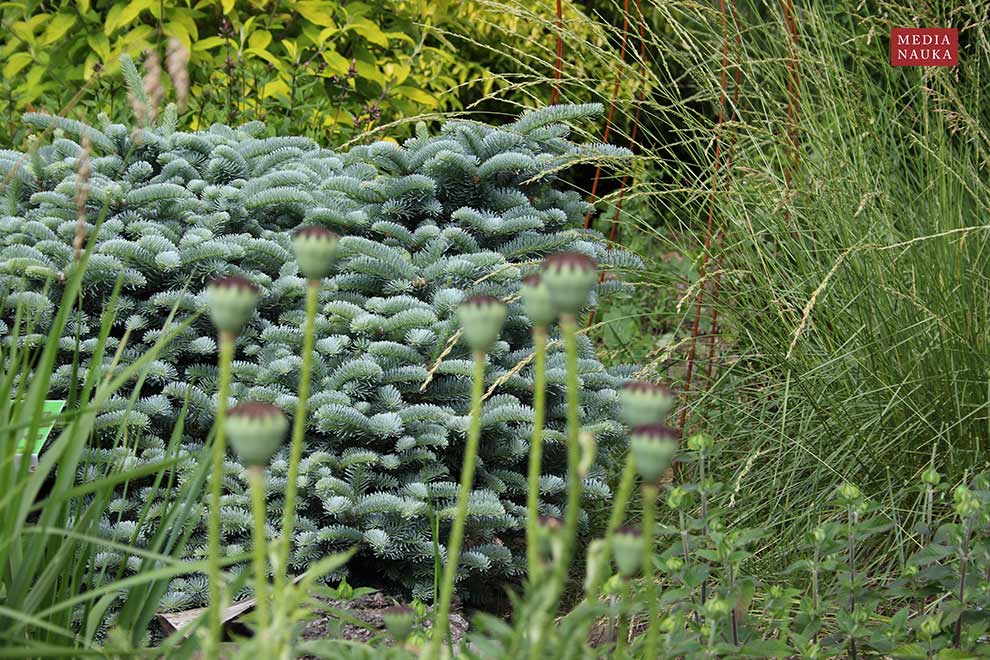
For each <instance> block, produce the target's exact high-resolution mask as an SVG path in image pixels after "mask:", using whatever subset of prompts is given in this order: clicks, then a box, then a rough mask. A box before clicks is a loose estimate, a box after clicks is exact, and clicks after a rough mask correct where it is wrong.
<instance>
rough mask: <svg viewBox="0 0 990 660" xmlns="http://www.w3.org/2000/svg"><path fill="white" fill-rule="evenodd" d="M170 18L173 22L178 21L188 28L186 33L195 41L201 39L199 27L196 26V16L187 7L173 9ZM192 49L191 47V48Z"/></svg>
mask: <svg viewBox="0 0 990 660" xmlns="http://www.w3.org/2000/svg"><path fill="white" fill-rule="evenodd" d="M170 18H171V19H172V22H174V23H178V24H179V25H181V26H182V27H184V28H185V29H186V34H188V35H189V38H190V39H192V40H193V41H194V42H195V41H196V40H197V39H199V28H198V27H197V26H196V18H195V17H194V16H193V15H192V13H191V12H190V11H189V10H187V9H179V10H176V11H173V12H172V14H171V16H170ZM190 50H191V48H190Z"/></svg>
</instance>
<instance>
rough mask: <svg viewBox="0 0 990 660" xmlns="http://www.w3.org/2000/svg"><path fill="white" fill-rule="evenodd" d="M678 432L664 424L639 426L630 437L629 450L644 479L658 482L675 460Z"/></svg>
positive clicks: (649, 481)
mask: <svg viewBox="0 0 990 660" xmlns="http://www.w3.org/2000/svg"><path fill="white" fill-rule="evenodd" d="M677 438H678V433H677V431H675V430H674V429H672V428H670V427H669V426H664V425H663V424H649V425H647V426H637V427H636V428H634V429H633V430H632V435H631V436H630V437H629V451H631V452H632V456H633V460H635V461H636V470H637V471H638V472H639V476H640V477H642V478H643V481H645V482H647V483H656V482H657V481H658V480H659V479H660V475H662V474H663V473H664V472H665V471H666V470H667V468H669V467H670V465H671V463H673V461H674V454H676V453H677Z"/></svg>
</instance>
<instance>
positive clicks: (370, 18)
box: [0, 0, 491, 138]
mask: <svg viewBox="0 0 990 660" xmlns="http://www.w3.org/2000/svg"><path fill="white" fill-rule="evenodd" d="M460 4H461V3H457V4H453V3H447V2H428V1H426V0H412V1H409V2H402V3H394V2H388V3H382V2H377V3H365V2H341V1H339V0H332V1H312V0H309V1H305V2H290V1H288V0H274V1H269V2H266V1H262V0H251V1H248V2H245V1H243V0H242V1H241V2H235V1H234V0H224V1H223V2H216V3H202V2H201V3H193V4H191V5H190V4H189V3H175V2H167V3H160V2H158V1H157V0H133V1H131V0H116V1H114V2H99V3H97V2H88V1H86V2H78V1H76V0H62V1H60V2H54V3H37V2H32V1H27V0H22V1H19V2H9V3H4V4H3V6H0V27H2V28H3V34H4V36H3V37H0V62H2V63H3V65H2V73H3V75H2V77H0V117H3V118H4V122H3V125H2V128H0V137H6V138H9V137H12V136H20V131H19V130H18V125H17V122H16V119H17V117H19V115H20V114H21V112H23V111H24V110H25V109H31V108H37V109H39V110H44V111H46V112H49V113H51V114H56V113H58V112H59V111H61V110H62V109H63V108H64V107H66V106H67V105H68V104H69V102H70V100H71V99H73V97H74V96H75V95H76V93H77V92H79V91H80V90H81V89H82V88H83V87H84V85H88V86H89V89H88V93H86V94H84V95H83V96H82V99H81V101H80V103H81V105H82V107H83V111H82V112H80V113H79V114H78V116H80V117H83V116H93V115H95V114H96V113H97V112H106V113H108V114H109V115H110V116H111V117H113V118H114V119H115V120H123V121H129V117H130V115H129V107H128V101H127V93H126V90H125V89H124V88H123V87H122V86H121V85H120V82H119V79H117V76H115V75H107V74H109V73H113V72H115V71H116V70H117V68H118V61H119V58H120V56H121V55H124V54H129V55H131V56H133V57H135V58H136V59H138V58H140V56H141V55H142V53H144V52H145V51H149V50H150V51H153V52H154V53H155V54H156V56H157V57H158V58H159V59H161V60H162V61H163V64H162V66H165V61H166V60H167V54H168V52H169V50H170V46H169V43H170V41H171V40H173V39H174V40H176V41H177V43H180V44H182V45H183V46H184V48H185V49H186V50H187V51H188V54H189V57H188V77H189V82H190V83H191V90H190V94H189V108H188V112H187V114H185V115H183V125H190V126H192V127H193V128H196V127H200V126H201V127H208V126H209V125H210V124H211V123H213V122H215V121H220V122H224V123H229V124H235V123H243V122H246V121H249V120H262V121H265V122H266V123H267V125H268V126H269V128H270V129H272V130H274V131H276V132H288V131H290V130H291V131H292V132H295V133H306V134H308V135H311V136H313V137H328V136H333V135H338V134H343V135H344V136H348V135H350V134H351V133H354V132H361V131H364V130H365V129H367V128H369V127H370V126H372V125H379V123H385V122H388V121H391V120H394V119H399V118H402V117H408V116H415V115H418V114H420V113H421V112H424V111H432V110H437V109H451V108H457V107H459V106H460V103H461V99H460V96H459V95H458V94H457V93H444V92H447V91H448V90H450V89H456V88H457V87H458V86H459V85H463V84H465V83H467V87H469V88H473V87H477V88H478V91H477V92H476V94H475V96H478V95H480V94H481V93H482V90H485V89H489V88H490V87H491V82H490V79H489V82H484V79H485V78H486V77H487V76H486V75H485V74H486V72H485V68H484V66H483V64H481V63H477V62H473V61H470V60H462V59H460V57H459V55H458V51H457V49H456V48H454V47H452V46H451V45H450V44H449V43H448V42H446V41H445V40H444V38H443V37H441V36H439V35H440V32H439V30H436V31H435V30H434V29H433V27H436V28H444V29H457V28H456V26H458V25H460V24H461V22H462V21H464V20H466V19H465V17H463V16H462V12H461V11H460V9H459V7H460ZM472 11H474V10H472ZM94 76H95V77H94ZM159 77H160V79H161V80H162V83H163V84H164V85H165V86H166V88H170V87H171V83H170V82H169V79H168V76H165V75H164V74H163V75H161V76H159ZM168 93H169V94H171V91H170V90H169V91H168ZM70 116H75V115H70Z"/></svg>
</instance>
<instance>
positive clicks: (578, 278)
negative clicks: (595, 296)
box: [543, 252, 598, 314]
mask: <svg viewBox="0 0 990 660" xmlns="http://www.w3.org/2000/svg"><path fill="white" fill-rule="evenodd" d="M597 273H598V265H597V264H596V263H595V260H594V259H592V258H591V257H589V256H588V255H586V254H581V253H580V252H560V253H558V254H552V255H550V256H549V257H547V258H546V259H544V260H543V281H544V282H546V285H547V289H548V290H549V292H550V297H551V300H553V304H554V306H555V307H556V308H557V311H559V312H560V313H561V314H577V313H578V312H580V311H581V310H582V309H584V307H585V305H587V304H588V295H589V294H590V293H591V289H592V288H593V287H594V286H595V281H596V280H597V278H598V275H597Z"/></svg>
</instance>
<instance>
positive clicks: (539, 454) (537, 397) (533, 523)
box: [526, 326, 547, 581]
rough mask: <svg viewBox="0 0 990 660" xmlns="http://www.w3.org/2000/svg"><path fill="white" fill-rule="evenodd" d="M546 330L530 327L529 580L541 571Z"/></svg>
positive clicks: (527, 514) (527, 525)
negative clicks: (539, 523)
mask: <svg viewBox="0 0 990 660" xmlns="http://www.w3.org/2000/svg"><path fill="white" fill-rule="evenodd" d="M546 357H547V329H546V328H545V327H542V326H536V327H534V328H533V441H532V443H531V446H530V449H529V496H528V498H527V500H526V556H527V559H528V560H529V579H530V580H531V581H532V580H535V579H536V575H537V573H538V572H539V570H540V557H539V552H538V548H537V545H538V543H537V533H538V521H537V519H538V518H539V503H540V468H541V465H542V461H543V421H544V419H545V416H546V401H547V393H546V380H547V376H546V373H547V372H546V368H547V365H546Z"/></svg>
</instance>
